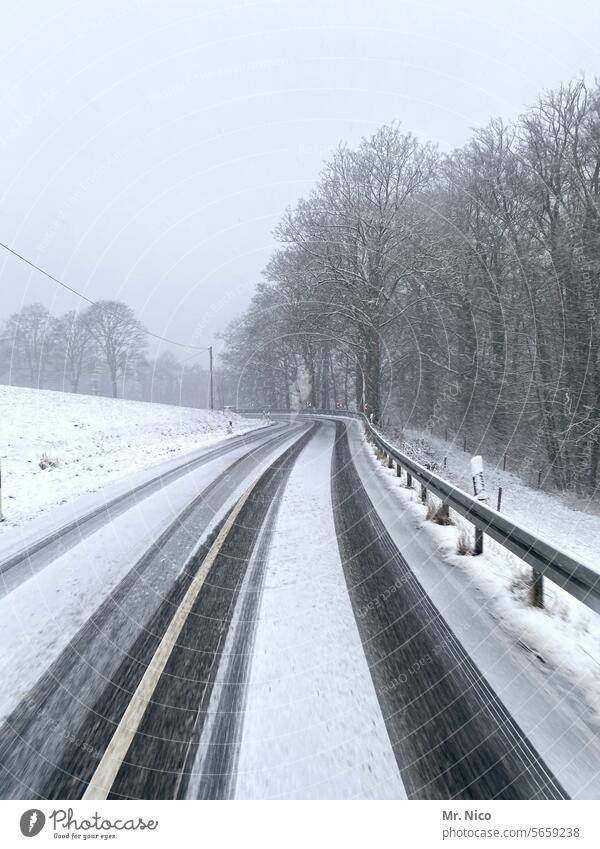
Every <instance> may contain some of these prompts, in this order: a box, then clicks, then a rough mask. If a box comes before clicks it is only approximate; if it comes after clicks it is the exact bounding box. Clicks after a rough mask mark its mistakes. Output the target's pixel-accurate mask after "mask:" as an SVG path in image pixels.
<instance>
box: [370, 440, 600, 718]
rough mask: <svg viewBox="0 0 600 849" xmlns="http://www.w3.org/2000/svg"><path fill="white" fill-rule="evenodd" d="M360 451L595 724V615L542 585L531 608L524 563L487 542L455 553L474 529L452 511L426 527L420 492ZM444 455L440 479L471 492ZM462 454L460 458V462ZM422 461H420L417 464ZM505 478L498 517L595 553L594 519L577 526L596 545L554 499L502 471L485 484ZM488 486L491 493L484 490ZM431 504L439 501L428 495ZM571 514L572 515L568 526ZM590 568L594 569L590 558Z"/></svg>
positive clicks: (598, 669)
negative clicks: (508, 492)
mask: <svg viewBox="0 0 600 849" xmlns="http://www.w3.org/2000/svg"><path fill="white" fill-rule="evenodd" d="M363 439H364V437H363ZM365 447H367V450H368V451H369V454H370V456H371V457H372V460H373V463H374V464H376V467H377V470H378V474H379V475H381V476H383V477H384V478H385V479H386V482H387V485H388V487H389V488H390V490H391V491H393V492H394V493H395V495H396V497H397V498H399V499H400V501H401V502H402V504H403V505H404V507H405V508H406V509H408V510H409V511H410V513H411V514H412V515H413V517H414V519H415V520H416V521H417V524H418V526H419V527H420V528H422V529H423V530H426V531H427V533H428V534H429V535H430V536H431V537H432V538H433V540H435V544H436V546H437V551H438V555H440V556H441V557H442V558H443V560H445V561H446V563H447V564H448V565H449V566H452V567H455V568H456V567H458V568H460V569H463V570H465V571H466V573H467V574H468V575H469V577H470V580H471V581H472V583H473V585H474V586H475V587H477V589H478V590H479V591H480V592H481V593H482V594H483V598H484V599H485V604H486V607H488V608H489V610H490V611H492V612H493V618H494V620H495V621H496V622H497V624H498V626H500V627H502V628H504V629H506V631H508V632H509V633H510V634H512V635H513V637H514V638H515V639H516V640H517V641H518V642H519V644H521V645H523V646H525V647H526V648H527V650H528V651H530V652H531V653H532V656H534V657H536V656H537V658H538V659H539V660H540V663H542V664H543V665H545V666H547V667H550V668H553V669H555V670H561V671H562V673H563V675H564V677H565V678H566V679H567V680H568V681H569V682H570V684H571V685H573V686H575V687H577V688H578V690H579V691H580V692H581V693H582V694H583V695H584V697H585V701H586V702H587V704H588V705H589V706H590V707H591V708H592V710H593V711H594V712H595V721H596V722H598V721H600V615H599V614H597V613H595V612H593V611H592V610H590V609H589V608H588V607H586V606H585V605H583V604H582V603H581V602H579V601H578V600H577V599H575V598H573V596H571V595H570V594H569V593H567V592H566V591H565V590H563V589H561V588H560V587H558V586H557V585H556V584H554V583H553V582H552V581H550V580H548V579H546V580H545V581H544V600H545V609H544V610H540V609H537V608H534V607H532V606H531V605H530V604H529V589H530V582H531V569H530V568H529V567H528V566H527V565H526V564H525V563H524V562H523V561H522V560H520V559H519V558H518V557H516V556H515V555H513V554H511V553H510V552H509V551H508V550H507V549H505V548H504V547H503V546H501V545H500V544H499V543H497V542H495V541H494V540H492V539H491V538H490V537H487V536H486V537H485V538H484V553H483V554H482V555H480V556H477V557H473V556H471V555H470V554H469V553H467V554H464V555H463V554H459V553H458V542H459V538H460V537H461V536H462V537H463V540H464V541H466V542H467V543H468V544H469V545H470V546H471V547H472V544H473V525H472V524H471V523H470V522H468V521H467V520H466V519H464V518H463V517H462V516H460V515H459V514H458V513H456V512H455V511H454V510H451V511H450V515H451V518H452V522H453V524H452V526H450V527H443V526H440V525H437V524H435V523H434V522H433V521H427V515H428V510H427V507H426V506H425V505H423V504H422V503H421V499H420V496H419V492H418V489H416V488H412V489H408V488H407V487H406V477H405V476H404V475H403V476H402V478H398V477H396V472H395V471H394V470H393V469H388V468H385V467H384V466H382V465H380V463H379V462H378V461H377V460H376V459H375V455H374V451H373V449H372V448H370V447H368V444H367V443H366V440H365ZM398 447H399V448H400V447H401V448H402V450H407V447H408V446H407V445H406V444H403V445H399V446H398ZM460 453H461V454H462V452H460ZM445 456H447V457H448V464H447V468H446V470H444V471H440V474H442V475H443V476H444V477H447V479H449V480H451V481H452V482H453V483H456V484H457V485H459V484H460V485H461V487H462V488H463V489H465V490H467V491H469V487H468V486H467V479H468V480H469V482H470V478H469V476H468V472H466V473H465V474H462V475H461V474H459V473H457V472H456V468H457V467H456V466H454V465H453V464H454V462H455V461H456V458H455V457H453V456H452V454H451V453H450V452H448V454H446V455H445ZM466 456H467V455H465V454H462V457H466ZM425 459H426V458H425V457H423V456H422V455H421V456H420V458H419V461H420V462H423V461H424V460H425ZM465 462H466V461H465ZM453 469H454V471H453ZM507 480H511V481H514V483H515V485H514V488H513V490H512V493H513V497H512V499H511V500H510V501H508V500H507V505H506V510H504V507H503V512H506V513H507V514H508V515H511V516H512V517H513V518H514V520H515V522H519V523H521V524H523V525H525V526H527V527H528V528H529V529H531V530H533V531H534V532H537V533H538V534H539V535H540V536H542V537H543V538H544V539H547V540H548V541H550V540H552V541H554V542H556V543H557V544H558V545H559V546H560V547H561V548H562V549H564V550H566V551H569V552H570V553H571V554H573V556H575V557H579V558H581V559H584V556H583V554H582V552H589V553H591V552H593V551H595V545H596V544H597V541H600V519H598V518H597V517H594V516H589V515H588V516H585V517H582V521H583V518H585V519H587V520H589V528H591V529H592V530H591V533H592V534H593V533H594V530H593V529H594V528H595V527H596V530H595V533H596V537H595V539H594V537H593V536H592V537H591V538H590V537H588V536H586V533H587V531H585V532H584V531H582V527H585V528H586V529H587V528H588V524H586V523H584V524H583V525H581V526H578V525H577V522H576V520H577V516H578V514H577V513H575V511H573V510H570V509H569V508H568V507H567V506H566V505H564V504H561V503H560V500H559V499H558V498H557V499H553V498H552V496H551V495H549V494H547V493H542V492H535V491H532V490H530V489H529V488H528V487H526V486H524V485H523V484H522V483H518V482H517V481H516V479H515V476H514V475H509V474H508V473H502V472H501V471H500V472H496V473H495V474H494V475H491V474H490V475H488V477H487V481H488V482H489V481H493V482H494V484H495V485H496V486H498V485H501V486H503V487H504V486H505V484H506V481H507ZM486 488H487V491H488V493H489V492H490V491H491V487H490V486H489V484H488V485H487V487H486ZM507 489H508V487H507ZM530 494H531V496H532V497H531V499H530V498H529V495H530ZM534 496H537V498H536V497H534ZM429 501H430V502H433V503H434V504H436V503H439V502H438V501H437V499H435V497H432V496H431V495H429ZM503 505H504V495H503ZM509 505H510V512H509ZM519 505H520V506H519ZM544 505H545V506H544ZM554 505H555V508H554ZM494 506H495V504H494ZM544 509H545V510H546V511H548V513H549V515H546V516H545V517H544V516H538V515H537V511H538V510H540V511H542V510H544ZM554 509H555V512H554V513H553V510H554ZM569 515H571V516H572V517H573V518H572V519H571V520H570V521H569ZM594 520H595V521H596V523H597V526H596V525H595V523H594ZM552 522H555V525H554V530H553V533H546V528H547V527H552ZM591 562H592V565H596V564H594V561H593V560H592V561H591ZM583 712H584V711H583V708H582V713H583Z"/></svg>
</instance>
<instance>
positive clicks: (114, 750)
mask: <svg viewBox="0 0 600 849" xmlns="http://www.w3.org/2000/svg"><path fill="white" fill-rule="evenodd" d="M256 483H257V481H255V482H254V483H253V484H252V486H250V487H249V488H248V489H247V490H246V491H245V492H244V494H243V495H242V496H241V498H240V499H239V501H238V502H237V504H236V505H235V507H234V508H233V510H232V511H231V513H230V514H229V516H228V518H227V520H226V521H225V524H224V525H223V527H222V528H221V530H220V531H219V534H218V536H217V538H216V540H215V541H214V542H213V544H212V545H211V547H210V550H209V552H208V554H207V555H206V557H205V558H204V561H203V563H202V566H201V567H200V569H199V570H198V572H197V574H196V575H195V576H194V579H193V580H192V583H191V584H190V586H189V587H188V589H187V592H186V594H185V596H184V597H183V599H182V601H181V604H180V605H179V607H178V608H177V610H176V611H175V613H174V615H173V618H172V619H171V622H170V623H169V627H168V628H167V630H166V631H165V633H164V636H163V638H162V640H161V641H160V644H159V646H158V648H157V650H156V652H155V653H154V656H153V657H152V660H151V661H150V663H149V664H148V667H147V669H146V671H145V673H144V675H143V677H142V680H141V681H140V683H139V684H138V686H137V689H136V691H135V692H134V694H133V696H132V697H131V701H130V702H129V704H128V705H127V710H126V711H125V713H124V714H123V716H122V717H121V721H120V722H119V724H118V726H117V728H116V730H115V733H114V734H113V736H112V738H111V741H110V743H109V744H108V746H107V748H106V751H105V752H104V755H103V756H102V759H101V760H100V763H99V764H98V766H97V767H96V770H95V772H94V774H93V776H92V778H91V780H90V783H89V785H88V787H87V790H86V791H85V793H84V794H83V797H82V798H83V799H98V800H100V799H106V798H107V796H108V794H109V793H110V789H111V787H112V785H113V782H114V780H115V778H116V776H117V773H118V771H119V769H120V767H121V764H122V763H123V760H124V758H125V755H126V754H127V751H128V749H129V746H130V745H131V741H132V740H133V738H134V737H135V734H136V732H137V730H138V728H139V726H140V723H141V721H142V717H143V715H144V713H145V711H146V708H147V707H148V703H149V702H150V699H151V698H152V696H153V694H154V691H155V689H156V685H157V684H158V680H159V678H160V676H161V675H162V673H163V670H164V668H165V666H166V664H167V661H168V660H169V657H170V656H171V652H172V651H173V648H174V646H175V645H176V643H177V639H178V638H179V635H180V633H181V630H182V628H183V626H184V625H185V622H186V620H187V618H188V616H189V614H190V611H191V610H192V607H193V606H194V603H195V601H196V598H197V597H198V593H199V592H200V589H201V587H202V585H203V583H204V581H205V580H206V577H207V575H208V573H209V572H210V569H211V567H212V565H213V563H214V562H215V560H216V558H217V555H218V554H219V551H220V550H221V547H222V546H223V543H224V542H225V539H226V538H227V535H228V533H229V531H230V530H231V528H232V527H233V524H234V523H235V520H236V519H237V517H238V516H239V514H240V511H241V510H242V508H243V506H244V504H245V503H246V501H247V500H248V498H249V496H250V493H251V492H252V490H253V489H254V487H255V486H256Z"/></svg>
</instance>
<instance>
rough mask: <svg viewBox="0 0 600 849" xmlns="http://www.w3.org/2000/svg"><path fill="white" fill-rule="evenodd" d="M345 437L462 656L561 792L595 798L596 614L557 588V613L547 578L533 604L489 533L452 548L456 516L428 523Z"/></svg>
mask: <svg viewBox="0 0 600 849" xmlns="http://www.w3.org/2000/svg"><path fill="white" fill-rule="evenodd" d="M349 439H350V444H351V450H352V455H353V458H354V462H355V464H356V466H357V469H358V472H359V475H360V477H361V480H362V482H363V484H364V486H365V488H366V490H367V492H368V494H369V496H370V498H371V500H372V502H373V504H374V506H375V509H376V510H377V512H378V513H379V515H380V516H381V518H382V520H383V521H384V524H385V525H386V527H387V529H388V531H389V532H390V534H391V536H392V538H393V540H394V542H395V543H396V545H397V546H398V548H399V549H400V551H401V552H402V554H403V555H404V556H405V557H406V560H407V562H408V563H409V565H410V567H411V569H412V570H413V572H414V573H415V575H416V576H417V578H418V579H419V581H420V582H421V583H422V585H423V587H424V588H425V590H426V592H427V593H428V595H429V597H430V598H431V599H432V600H433V603H434V604H435V605H436V606H437V608H438V609H439V610H440V612H441V614H442V615H443V616H444V618H445V619H446V621H447V622H448V624H449V626H450V627H451V628H452V630H453V631H454V633H455V634H456V635H457V637H458V638H459V640H460V641H461V642H462V644H463V646H464V648H465V650H466V651H467V653H468V654H469V655H470V656H471V658H473V660H474V662H475V663H476V664H477V666H478V667H479V669H480V670H481V671H482V673H483V674H484V676H485V677H486V679H487V680H488V682H489V683H490V685H491V686H492V687H493V688H494V690H495V691H496V693H497V694H498V696H499V697H500V698H501V699H502V701H503V702H504V704H505V705H506V707H507V708H508V710H509V711H510V713H511V714H512V715H513V716H514V718H515V719H516V721H517V722H518V723H519V725H520V726H521V728H522V729H523V731H524V732H525V734H527V736H528V737H529V739H530V740H531V742H532V743H533V745H534V746H535V747H536V748H537V750H538V752H539V753H540V754H541V756H542V757H543V758H544V759H545V760H546V763H547V764H548V765H549V766H550V768H551V769H552V770H553V772H554V774H555V775H556V776H557V777H558V779H559V780H560V781H561V782H562V784H563V786H564V787H566V789H567V792H568V793H570V794H571V795H572V797H573V798H579V799H598V798H600V717H599V715H598V708H597V701H596V698H595V694H597V683H598V680H599V677H598V673H599V672H600V668H599V667H598V663H597V657H598V645H599V641H598V617H596V616H595V614H594V613H592V611H590V610H588V609H587V608H585V607H584V606H583V605H581V604H580V603H579V602H577V601H576V600H575V599H571V598H570V597H569V596H567V595H566V594H564V593H562V591H561V590H559V589H557V588H556V590H555V591H556V593H557V595H561V593H562V595H561V598H563V596H564V597H565V599H566V601H567V603H568V604H569V605H570V606H571V607H572V609H571V607H568V608H567V618H566V619H565V618H564V616H563V615H562V614H561V612H560V606H559V605H557V603H556V601H555V597H554V592H553V590H552V584H550V582H546V589H547V593H548V603H549V606H548V609H547V610H546V611H542V610H536V609H533V608H531V607H530V606H529V605H528V604H527V602H526V600H525V598H524V595H523V591H524V589H525V587H524V584H523V580H522V579H523V576H525V577H526V578H527V577H529V572H530V570H529V569H528V567H525V566H524V565H523V564H522V563H520V561H518V560H517V559H516V558H514V557H513V556H512V555H510V554H509V553H508V552H505V550H504V549H502V548H501V547H500V546H498V545H497V544H496V543H494V542H493V541H492V540H489V539H488V538H486V541H485V550H486V553H485V555H483V556H479V557H471V556H459V555H457V554H456V543H457V538H458V531H459V528H460V527H461V526H462V525H461V523H462V519H461V518H460V517H458V516H456V515H455V514H454V512H453V511H452V513H453V516H454V518H455V519H456V521H457V524H458V527H440V526H438V525H435V524H433V523H432V522H430V521H426V519H425V516H426V509H425V507H424V506H423V505H422V504H421V502H420V499H419V496H418V493H417V491H416V490H415V489H407V488H406V477H405V476H403V477H402V479H399V478H397V477H396V474H395V471H393V470H388V469H387V468H386V467H385V466H382V465H381V464H380V463H379V462H377V461H376V460H375V457H374V454H373V451H372V449H371V448H370V447H369V445H368V443H367V442H366V440H365V438H364V434H363V431H362V428H361V427H360V426H359V425H358V424H357V423H356V422H353V423H352V424H351V426H350V430H349ZM470 532H471V534H472V528H471V529H470ZM488 543H489V544H488ZM563 613H564V610H563ZM580 617H581V618H580ZM590 652H591V653H590ZM594 702H596V710H594V708H593V706H592V705H593V703H594Z"/></svg>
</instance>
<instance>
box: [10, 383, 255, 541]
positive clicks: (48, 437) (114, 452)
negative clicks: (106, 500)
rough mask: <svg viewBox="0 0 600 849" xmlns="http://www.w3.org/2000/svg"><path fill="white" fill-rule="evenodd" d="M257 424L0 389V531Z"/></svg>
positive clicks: (184, 409)
mask: <svg viewBox="0 0 600 849" xmlns="http://www.w3.org/2000/svg"><path fill="white" fill-rule="evenodd" d="M230 420H231V422H232V427H231V428H230V427H229V421H230ZM260 424H261V422H258V421H256V420H254V421H251V420H248V419H242V418H241V417H240V416H236V415H234V414H227V415H224V414H223V413H220V412H216V411H215V412H210V411H208V410H197V409H191V408H188V407H172V406H168V405H166V404H149V403H146V402H143V401H123V400H119V399H113V398H100V397H96V396H91V395H71V394H68V393H63V392H52V391H47V390H38V389H24V388H21V387H16V386H0V458H1V460H2V510H3V514H4V519H5V521H4V522H3V523H2V524H0V529H2V530H4V531H5V530H6V529H7V528H10V527H11V526H13V527H14V526H15V525H20V524H22V523H24V522H27V521H28V520H30V519H32V518H34V517H37V516H39V515H40V514H42V513H45V512H47V511H49V510H51V509H52V508H53V507H54V506H55V505H58V504H64V503H67V502H70V501H71V500H72V499H73V498H75V497H77V496H79V495H81V494H83V493H90V492H96V491H97V490H99V489H101V488H102V487H105V486H106V485H107V484H108V483H111V482H113V481H116V480H118V479H120V478H123V477H125V476H127V475H128V474H131V473H133V472H135V471H137V470H140V469H145V468H147V467H148V466H152V465H154V464H157V463H159V462H160V461H162V460H165V459H168V458H170V457H174V456H176V455H177V454H183V453H185V452H189V451H193V450H196V449H198V448H201V447H202V446H204V445H209V444H210V443H212V442H216V441H217V440H219V439H223V438H224V437H226V436H227V435H228V434H231V433H243V432H245V431H248V430H252V429H253V428H256V427H257V426H259V425H260ZM42 466H45V468H42ZM0 535H1V531H0Z"/></svg>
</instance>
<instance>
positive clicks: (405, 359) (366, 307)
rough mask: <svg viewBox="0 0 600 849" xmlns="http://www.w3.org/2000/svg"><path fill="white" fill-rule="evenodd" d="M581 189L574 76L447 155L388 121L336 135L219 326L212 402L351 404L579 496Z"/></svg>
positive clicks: (589, 167) (596, 419)
mask: <svg viewBox="0 0 600 849" xmlns="http://www.w3.org/2000/svg"><path fill="white" fill-rule="evenodd" d="M599 197H600V88H599V86H598V84H595V85H593V86H589V85H587V84H586V83H585V81H584V80H582V79H578V80H575V81H573V82H571V83H570V84H568V85H564V86H562V87H561V88H560V89H558V90H557V91H553V92H549V93H547V94H545V95H543V96H542V97H541V98H540V100H539V102H538V103H537V104H536V105H535V106H533V107H532V108H530V109H529V110H528V111H527V112H526V113H525V114H524V115H522V116H521V117H520V118H519V119H518V120H517V121H516V122H514V123H512V124H506V123H504V122H502V121H501V120H493V121H491V122H490V123H489V125H488V126H486V127H484V128H483V129H481V130H479V131H477V132H475V133H474V134H473V136H472V138H471V139H470V140H469V142H468V143H467V144H465V145H464V146H463V147H461V148H460V149H458V150H455V151H454V152H452V153H451V154H443V153H440V152H439V151H438V150H437V149H436V148H435V147H433V146H432V145H430V144H424V143H421V142H420V141H419V140H418V139H417V138H415V137H414V136H413V135H412V134H411V133H409V132H404V131H403V130H402V129H401V128H400V127H399V126H397V125H392V126H384V127H382V128H380V129H379V130H377V131H376V132H375V133H373V135H371V136H369V137H367V138H365V139H363V141H362V142H361V143H360V144H359V145H358V146H357V147H356V148H350V147H347V146H344V145H342V146H340V147H339V148H338V149H337V150H336V151H335V152H334V154H333V155H332V157H331V159H330V160H329V161H328V162H326V163H325V165H324V167H323V170H322V173H321V175H320V178H319V180H318V182H317V184H316V186H315V188H314V189H313V191H311V193H310V194H309V195H308V196H307V197H305V198H303V199H302V200H300V202H299V203H298V204H297V205H296V206H295V207H294V208H291V209H289V210H287V212H286V213H285V214H284V216H283V218H282V220H281V222H280V224H279V225H278V227H277V229H276V237H277V240H278V245H279V246H278V249H277V250H276V252H275V254H274V255H273V256H272V258H271V260H270V261H269V263H268V265H267V267H266V269H265V271H264V279H263V281H262V282H261V283H260V284H259V285H258V287H257V290H256V293H255V296H254V298H253V300H252V303H251V305H250V307H249V309H248V310H247V311H246V312H245V313H244V314H243V315H242V316H241V317H240V318H239V319H238V320H236V321H235V322H233V324H232V325H231V326H230V327H229V329H228V331H227V334H226V345H227V347H226V352H225V355H224V360H225V363H226V366H227V369H228V385H229V386H230V387H231V392H232V394H233V395H234V396H235V397H233V398H232V399H231V401H233V402H235V403H237V404H238V405H239V406H246V405H254V406H271V407H288V406H299V405H306V404H309V405H312V406H313V407H322V408H331V407H334V406H343V407H350V408H353V409H359V410H367V412H369V413H370V414H371V413H372V415H373V417H374V419H375V420H376V421H377V420H381V418H382V417H385V419H386V421H387V420H391V421H392V422H394V423H395V424H396V425H397V426H398V427H406V426H409V427H415V428H419V429H421V430H429V431H431V432H434V433H436V434H438V435H439V434H445V433H448V434H449V438H457V439H460V442H461V443H462V440H463V436H466V437H467V438H468V444H469V446H470V448H471V450H472V451H474V450H476V449H477V448H485V449H486V450H487V451H495V452H496V454H497V455H498V456H499V454H500V452H504V451H506V450H508V452H509V456H510V457H511V460H512V462H513V464H514V466H515V467H516V466H517V465H518V466H519V467H520V468H523V467H524V466H526V465H527V463H531V464H532V465H534V466H535V468H542V469H543V479H544V480H546V481H548V482H551V483H552V484H553V485H554V486H556V487H558V488H560V489H574V488H576V489H579V490H582V491H585V492H587V493H590V492H594V491H595V489H596V486H597V484H598V476H599V463H600V355H599V348H600V325H599V317H598V297H599V287H600V204H599ZM231 401H230V402H231Z"/></svg>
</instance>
